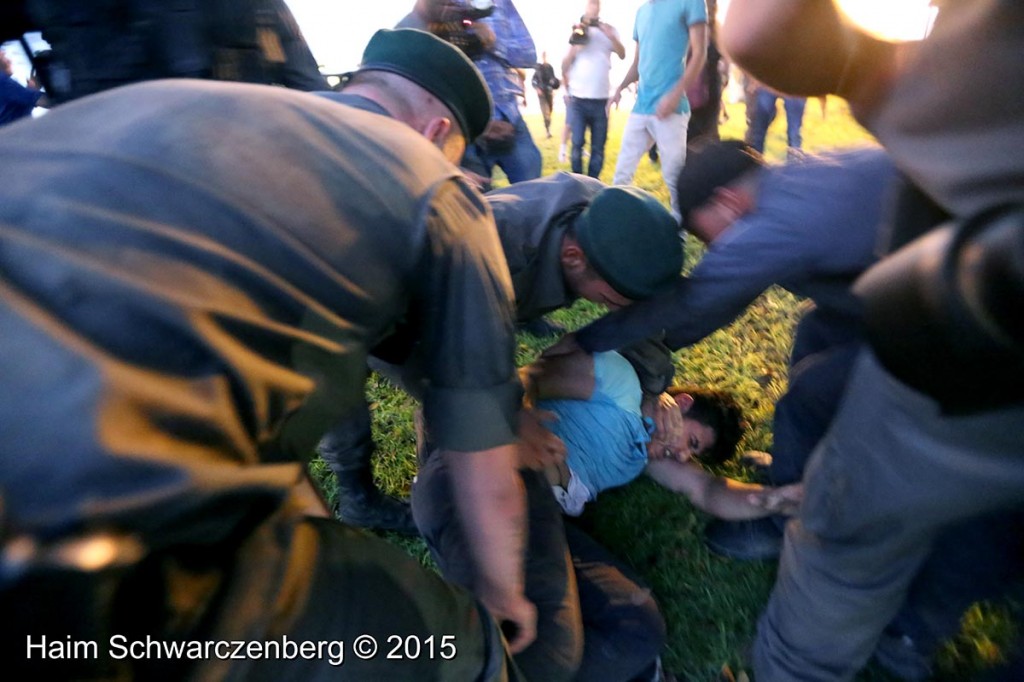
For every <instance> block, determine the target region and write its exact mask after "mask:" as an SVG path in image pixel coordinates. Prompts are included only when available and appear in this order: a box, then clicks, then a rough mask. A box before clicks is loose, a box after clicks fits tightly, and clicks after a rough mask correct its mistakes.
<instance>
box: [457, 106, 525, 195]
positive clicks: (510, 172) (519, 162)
mask: <svg viewBox="0 0 1024 682" xmlns="http://www.w3.org/2000/svg"><path fill="white" fill-rule="evenodd" d="M509 123H511V124H512V125H513V126H515V129H516V134H515V141H514V142H513V144H512V146H511V148H509V149H508V150H507V151H502V152H489V151H488V150H487V149H486V148H485V147H484V146H483V145H481V144H479V143H474V144H471V145H468V146H467V147H466V153H465V155H464V156H463V159H462V165H463V167H465V168H468V169H469V170H471V171H473V172H474V173H478V174H479V175H482V176H484V177H485V178H489V177H491V173H493V172H494V167H495V166H498V168H500V169H501V170H503V171H505V175H506V176H507V177H508V181H509V182H511V183H516V182H522V181H524V180H533V179H535V178H539V177H540V171H541V165H542V160H541V156H540V150H539V149H537V145H536V144H534V142H533V136H532V135H530V129H529V128H527V127H526V121H524V120H523V117H522V116H519V115H518V114H516V115H515V120H509Z"/></svg>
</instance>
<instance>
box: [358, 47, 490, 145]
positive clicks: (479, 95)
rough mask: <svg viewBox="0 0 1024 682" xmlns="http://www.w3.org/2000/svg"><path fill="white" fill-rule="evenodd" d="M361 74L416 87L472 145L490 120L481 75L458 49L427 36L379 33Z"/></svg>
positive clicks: (368, 49) (486, 92)
mask: <svg viewBox="0 0 1024 682" xmlns="http://www.w3.org/2000/svg"><path fill="white" fill-rule="evenodd" d="M358 71H389V72H391V73H396V74H398V75H399V76H402V77H404V78H408V79H409V80H411V81H412V82H413V83H416V85H419V86H420V87H421V88H423V89H424V90H426V91H427V92H429V93H430V94H432V95H433V96H434V97H436V98H437V99H439V100H440V101H441V102H442V103H443V104H444V105H445V106H446V107H448V108H449V109H450V110H451V112H452V114H454V115H455V120H456V121H457V122H458V124H459V126H460V127H461V128H462V133H463V135H465V136H466V140H467V141H469V142H471V141H473V140H474V139H476V138H477V137H478V136H479V135H480V134H481V133H482V132H484V128H486V127H487V123H488V121H490V120H491V93H490V90H488V89H487V83H486V82H485V81H484V77H483V76H482V75H481V74H480V71H479V69H477V68H476V65H474V64H473V62H472V61H470V60H469V58H468V57H467V56H466V55H465V54H463V53H462V51H461V50H459V48H457V47H455V46H454V45H452V44H450V43H446V42H445V41H443V40H441V39H440V38H438V37H437V36H435V35H433V34H430V33H427V32H426V31H420V30H417V29H413V28H398V29H387V28H383V29H381V30H379V31H377V32H376V33H374V34H373V37H372V38H370V42H369V43H367V44H366V50H364V51H363V61H362V63H361V64H360V65H359V69H358Z"/></svg>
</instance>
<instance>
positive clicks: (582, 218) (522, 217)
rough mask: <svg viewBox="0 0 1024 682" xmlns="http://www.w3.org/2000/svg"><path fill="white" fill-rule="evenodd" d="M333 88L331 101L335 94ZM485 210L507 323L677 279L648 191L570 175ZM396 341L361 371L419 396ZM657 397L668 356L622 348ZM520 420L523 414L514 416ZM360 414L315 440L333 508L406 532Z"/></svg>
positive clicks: (520, 190)
mask: <svg viewBox="0 0 1024 682" xmlns="http://www.w3.org/2000/svg"><path fill="white" fill-rule="evenodd" d="M345 92H347V90H346V91H343V93H342V95H341V96H344V94H345ZM485 197H486V199H487V203H488V204H490V207H491V210H492V212H493V213H494V219H495V223H496V224H497V227H498V236H499V238H500V239H501V245H502V251H503V252H504V254H505V259H506V260H507V262H508V266H509V270H510V272H511V274H512V286H513V289H514V291H515V300H516V321H517V323H519V324H520V325H523V324H527V323H530V322H533V321H537V320H540V318H541V316H542V315H544V314H546V313H549V312H551V311H553V310H558V309H560V308H566V307H568V306H570V305H572V304H573V303H574V302H575V301H576V300H577V299H580V298H583V299H586V300H589V301H593V302H595V303H600V304H602V305H605V306H607V307H609V308H611V309H613V310H614V309H618V308H621V307H623V306H626V305H629V304H630V303H632V302H633V301H635V300H642V299H646V298H649V297H651V296H652V295H654V293H655V292H656V291H658V290H659V289H660V288H662V287H664V286H666V285H668V284H669V283H671V282H672V281H674V280H675V279H677V278H678V276H679V272H680V270H681V268H682V249H681V246H680V240H679V236H678V225H676V224H675V222H674V221H673V219H672V216H671V214H670V213H669V212H668V211H667V210H666V209H665V208H664V206H662V205H661V203H660V202H658V200H657V199H656V198H655V197H654V196H653V195H651V194H650V193H648V192H645V191H643V190H640V189H636V188H628V187H609V186H608V185H605V184H604V183H603V182H601V181H599V180H596V179H594V178H589V177H586V176H583V175H577V174H571V173H556V174H554V175H551V176H548V177H545V178H539V179H537V180H529V181H526V182H519V183H516V184H514V185H510V186H509V187H506V188H504V189H499V190H493V191H491V192H488V193H487V194H486V195H485ZM403 336H404V335H403V334H401V333H397V334H395V335H394V336H393V337H392V338H391V339H390V340H389V342H388V343H386V344H382V346H381V347H378V348H377V349H375V353H374V357H372V358H371V361H370V364H371V366H372V367H373V368H374V369H376V370H377V371H379V372H381V373H383V374H385V375H387V376H389V377H390V378H392V379H393V380H395V381H396V383H399V384H400V385H402V386H403V387H404V388H405V389H406V390H407V391H408V392H409V393H410V394H412V395H413V396H415V397H420V394H421V389H420V386H421V384H422V379H423V367H424V366H425V359H424V358H422V357H417V355H418V351H417V350H416V349H415V347H414V345H413V344H411V343H409V344H403V343H401V341H400V339H402V338H403ZM622 352H623V354H624V355H625V356H626V357H627V358H628V359H629V360H630V362H632V363H633V365H634V367H635V368H636V369H637V371H638V373H639V374H640V376H641V377H642V382H643V384H644V387H645V390H647V391H648V392H650V393H652V394H655V395H656V394H658V393H660V392H661V391H663V390H664V388H665V387H666V386H668V384H669V382H670V380H671V378H672V369H673V368H672V361H671V357H670V355H669V352H668V349H667V348H665V347H664V346H663V345H662V344H660V343H658V342H656V341H649V342H643V343H637V344H633V345H632V346H629V347H627V348H624V349H622ZM523 418H524V419H529V415H523ZM372 451H373V444H372V440H371V434H370V415H369V409H368V408H365V407H364V408H361V409H358V410H355V411H353V412H352V413H351V414H350V415H349V417H348V418H347V419H346V420H344V421H343V422H339V423H338V424H337V425H335V426H334V427H333V428H332V429H331V431H330V432H328V434H327V435H326V436H325V437H324V439H323V440H322V441H321V442H320V445H319V452H320V454H321V456H323V458H324V460H325V461H326V462H327V463H328V465H329V466H330V467H331V469H332V471H334V473H335V474H336V476H337V478H338V497H339V500H338V505H339V513H340V515H341V517H342V518H343V519H344V520H345V521H346V522H348V523H351V524H354V525H358V526H363V527H370V528H383V529H387V530H398V531H402V532H406V533H415V532H416V529H415V526H414V524H413V523H412V518H411V516H410V514H409V509H408V505H407V504H406V503H404V502H401V501H399V500H397V499H394V498H391V497H388V496H385V495H383V494H381V493H380V492H379V491H378V490H377V488H376V486H375V485H374V483H373V477H372V473H371V466H370V459H371V454H372Z"/></svg>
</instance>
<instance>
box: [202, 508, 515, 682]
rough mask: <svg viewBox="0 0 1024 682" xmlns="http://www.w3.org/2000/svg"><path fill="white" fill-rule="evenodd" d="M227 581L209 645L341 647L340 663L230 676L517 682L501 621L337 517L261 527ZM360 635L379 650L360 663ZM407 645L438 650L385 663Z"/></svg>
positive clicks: (269, 665)
mask: <svg viewBox="0 0 1024 682" xmlns="http://www.w3.org/2000/svg"><path fill="white" fill-rule="evenodd" d="M227 585H228V589H227V592H226V594H224V595H223V596H222V597H221V601H220V604H221V606H220V609H219V612H220V617H219V619H218V621H217V623H216V625H215V626H214V628H213V631H212V632H211V633H210V634H209V639H212V640H215V641H220V640H227V641H231V640H262V641H274V640H277V641H282V640H283V638H284V637H285V636H287V638H288V639H289V640H291V641H293V642H297V643H302V642H343V643H344V645H343V646H344V648H343V651H344V654H345V658H344V667H341V666H340V665H338V664H337V663H336V662H335V663H333V664H332V663H331V661H330V660H325V658H324V657H322V656H318V657H313V658H303V657H293V658H290V659H276V658H268V659H266V660H253V661H242V662H231V663H232V665H231V667H230V670H231V675H230V676H233V678H234V679H246V680H280V679H309V680H315V679H327V678H328V677H330V676H332V675H333V676H336V675H338V674H339V671H343V674H344V678H345V679H353V680H380V679H396V678H400V679H419V678H424V679H444V680H450V681H451V682H456V681H460V680H467V679H477V678H478V677H479V676H483V677H484V678H485V679H492V680H506V679H519V677H518V673H517V672H516V670H515V666H514V665H511V662H510V659H509V660H507V654H506V652H505V651H504V647H503V644H502V639H501V636H500V634H499V631H498V628H497V624H496V623H495V622H494V620H493V619H492V618H491V616H490V615H489V614H488V613H487V611H486V609H484V608H483V606H481V605H480V604H479V602H477V600H476V599H474V598H473V596H472V595H471V594H469V593H468V592H466V591H464V590H462V589H460V588H457V587H455V586H453V585H449V584H447V583H445V582H444V581H443V580H441V579H440V578H439V577H438V576H437V575H435V574H433V573H432V572H430V571H428V570H426V569H424V568H423V567H422V566H420V565H419V563H418V562H416V561H415V560H414V559H412V557H410V556H408V555H407V554H405V553H404V552H402V551H401V550H400V549H398V548H396V547H394V546H393V545H391V544H389V543H387V542H386V541H383V540H381V539H379V538H376V537H372V536H369V535H366V534H365V533H362V532H359V531H356V530H354V529H351V528H349V527H346V526H345V525H343V524H340V523H337V522H335V521H330V520H324V519H303V520H298V521H293V522H282V523H279V524H277V526H275V527H273V528H264V529H261V531H260V532H259V533H257V534H254V537H253V539H251V540H250V541H248V542H247V543H246V544H245V545H244V546H243V547H242V550H241V551H240V552H239V557H238V560H237V561H236V562H235V569H234V574H233V575H232V576H231V579H230V580H228V581H227ZM257 595H260V597H259V598H257ZM365 635H369V636H370V637H372V638H373V639H374V641H375V643H376V645H377V654H376V655H374V656H371V657H368V658H366V659H363V658H361V657H359V656H356V655H355V653H354V649H353V647H354V646H355V645H354V642H355V641H356V639H357V638H358V637H360V636H365ZM446 635H449V636H450V638H449V639H447V640H446V639H445V636H446ZM446 641H447V642H449V643H450V646H449V647H445V644H444V643H445V642H446ZM428 642H432V643H429V644H428ZM407 643H408V645H409V646H419V647H420V648H421V650H426V649H429V648H431V647H432V648H433V649H434V651H435V652H436V654H435V655H434V656H424V655H420V656H411V655H410V656H404V655H403V656H402V657H400V658H392V657H388V655H387V654H388V652H389V651H392V650H394V649H395V647H396V645H400V646H398V649H397V650H398V651H399V652H401V653H403V654H404V652H405V651H406V649H405V646H406V645H407ZM451 647H454V649H455V655H454V656H450V654H451V653H452V651H451ZM424 648H426V649H424ZM335 661H336V659H335ZM224 663H225V662H223V661H222V662H220V665H223V664H224ZM217 665H218V663H216V662H211V667H215V666H217ZM235 666H238V667H237V668H236V667H235ZM225 667H226V666H225ZM211 677H212V676H211Z"/></svg>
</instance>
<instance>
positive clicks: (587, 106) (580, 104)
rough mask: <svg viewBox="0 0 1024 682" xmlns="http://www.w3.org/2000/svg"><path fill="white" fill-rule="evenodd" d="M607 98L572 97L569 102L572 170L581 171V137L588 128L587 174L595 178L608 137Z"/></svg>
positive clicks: (600, 167)
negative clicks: (588, 159)
mask: <svg viewBox="0 0 1024 682" xmlns="http://www.w3.org/2000/svg"><path fill="white" fill-rule="evenodd" d="M607 106H608V100H607V99H582V98H580V97H573V98H572V99H571V101H570V103H569V128H570V130H572V157H571V160H572V172H573V173H582V172H583V139H584V136H585V135H586V132H587V128H590V163H589V164H588V165H587V175H589V176H590V177H592V178H596V177H597V176H599V175H601V169H602V168H603V167H604V145H605V142H606V141H607V139H608V109H607Z"/></svg>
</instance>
